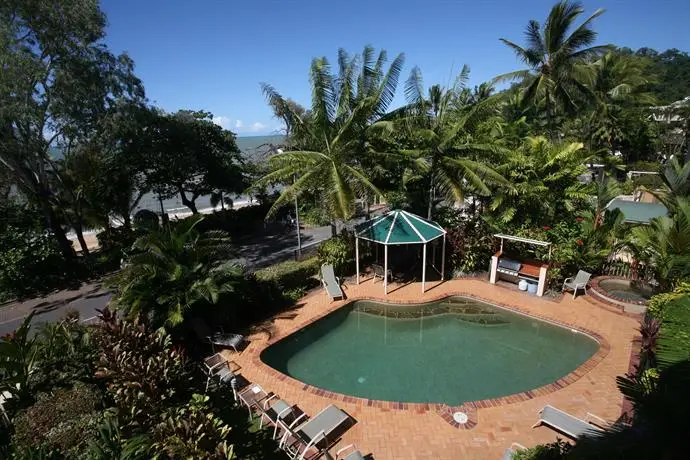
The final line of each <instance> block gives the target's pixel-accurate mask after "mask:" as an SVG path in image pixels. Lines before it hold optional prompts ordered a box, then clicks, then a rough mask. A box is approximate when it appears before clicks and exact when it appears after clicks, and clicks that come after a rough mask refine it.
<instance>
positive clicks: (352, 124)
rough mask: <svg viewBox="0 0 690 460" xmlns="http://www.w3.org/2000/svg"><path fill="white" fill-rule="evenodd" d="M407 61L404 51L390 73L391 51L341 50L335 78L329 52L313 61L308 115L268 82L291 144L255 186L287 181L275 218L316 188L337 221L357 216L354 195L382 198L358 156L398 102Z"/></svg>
mask: <svg viewBox="0 0 690 460" xmlns="http://www.w3.org/2000/svg"><path fill="white" fill-rule="evenodd" d="M403 61H404V56H403V55H402V54H400V55H398V56H397V57H396V58H395V59H394V60H393V61H392V63H391V65H390V66H389V68H388V70H387V71H385V69H384V66H385V64H386V62H387V55H386V52H385V51H381V52H380V53H379V54H378V57H377V56H375V53H374V49H373V48H372V47H366V48H365V49H364V51H363V53H362V54H361V55H355V56H349V55H348V53H347V52H345V51H344V50H342V49H341V50H340V51H339V53H338V68H339V71H338V74H337V75H334V74H333V73H332V72H331V66H330V64H329V62H328V60H327V59H326V58H325V57H321V58H316V59H314V60H313V61H312V64H311V69H310V80H311V89H312V102H311V108H310V110H309V111H306V112H302V113H301V111H299V110H297V109H296V106H295V104H290V103H289V99H286V98H285V97H283V96H282V95H280V94H279V93H278V92H277V91H276V90H275V89H274V88H273V87H271V86H270V85H267V84H262V89H263V92H264V94H265V96H266V98H267V100H268V103H269V105H270V106H271V107H272V108H273V110H274V113H276V114H277V115H279V116H280V117H281V118H283V120H284V121H285V122H286V125H287V127H288V128H289V130H290V132H289V133H288V134H289V135H290V138H291V139H290V140H291V141H292V142H289V143H288V146H287V148H288V149H289V150H287V151H284V152H282V151H280V152H278V153H277V154H276V155H273V156H272V157H271V158H270V159H269V167H270V172H269V173H268V174H266V175H265V176H263V177H262V178H261V179H259V180H258V181H257V182H256V183H255V186H256V187H264V186H266V185H270V184H275V183H280V184H284V185H285V188H284V189H283V191H282V193H281V194H280V197H279V198H278V199H277V200H276V202H275V203H274V204H273V206H272V207H271V209H270V211H269V216H270V215H273V214H274V213H275V212H276V211H277V209H278V208H279V207H281V206H283V205H286V204H288V203H290V202H291V201H292V200H293V199H294V198H295V197H296V196H299V195H301V194H303V193H313V194H315V195H316V196H318V198H319V202H320V203H322V205H323V206H324V207H325V209H326V210H327V212H328V213H329V215H330V216H331V219H332V222H335V221H336V220H342V219H348V218H350V217H351V216H352V214H353V212H354V203H355V199H356V198H366V197H367V196H368V195H371V194H374V195H378V196H380V195H381V192H380V191H379V190H378V189H377V188H376V187H375V186H374V185H373V184H372V183H371V181H370V180H369V178H368V175H367V174H366V172H365V170H364V169H363V168H362V167H361V165H360V159H359V158H358V156H359V155H360V154H361V153H362V152H363V151H365V150H366V149H367V146H366V138H365V132H366V130H367V128H368V127H369V126H370V125H371V123H372V122H374V121H376V120H377V119H378V118H380V117H381V116H382V115H383V114H384V113H385V112H386V110H387V108H388V106H389V104H390V103H391V102H392V100H393V97H394V95H395V89H396V87H397V84H398V77H399V75H400V70H401V69H402V65H403ZM332 228H334V229H335V225H332Z"/></svg>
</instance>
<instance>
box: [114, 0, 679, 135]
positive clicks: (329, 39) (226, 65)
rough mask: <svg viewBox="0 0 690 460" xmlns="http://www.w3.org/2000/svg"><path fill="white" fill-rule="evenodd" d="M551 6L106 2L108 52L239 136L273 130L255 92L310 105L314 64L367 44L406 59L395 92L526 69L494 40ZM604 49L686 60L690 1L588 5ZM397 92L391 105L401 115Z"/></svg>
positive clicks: (523, 1)
mask: <svg viewBox="0 0 690 460" xmlns="http://www.w3.org/2000/svg"><path fill="white" fill-rule="evenodd" d="M554 1H555V0H546V1H543V0H474V1H459V0H454V1H453V0H445V1H444V0H426V1H422V0H397V1H396V0H368V1H366V0H365V1H362V0H343V1H333V0H320V1H318V0H282V1H281V0H273V1H267V0H249V1H242V0H136V1H134V0H102V2H101V5H102V8H103V10H104V11H105V13H106V15H107V16H108V35H107V38H106V42H107V44H108V45H109V47H110V48H111V50H112V51H113V52H116V53H120V52H123V51H126V52H127V53H129V55H130V56H131V57H132V58H133V59H134V61H135V63H136V73H137V75H138V76H139V77H140V78H141V79H142V80H143V82H144V85H145V88H146V93H147V96H148V98H149V99H150V100H151V102H152V103H154V104H156V105H157V106H159V107H162V108H163V109H165V110H167V111H176V110H178V109H203V110H208V111H210V112H212V113H213V114H214V115H215V116H216V117H217V118H216V120H217V121H218V122H219V123H220V124H222V125H223V126H225V127H226V128H228V129H231V130H232V131H234V132H236V133H238V134H239V135H255V134H256V135H258V134H270V133H273V132H275V131H276V130H277V129H279V127H280V123H279V121H278V120H276V119H274V118H273V117H272V114H271V111H270V109H269V108H268V107H267V105H266V103H265V100H264V98H263V96H262V94H261V92H260V89H259V82H267V83H270V84H272V85H273V86H275V87H276V88H277V89H278V90H279V91H280V92H281V93H282V94H283V95H284V96H288V97H291V98H293V99H295V100H296V101H297V102H300V103H302V104H304V105H309V98H310V94H309V82H308V69H309V64H310V61H311V59H312V58H313V57H315V56H327V57H328V58H329V59H330V60H331V62H334V61H335V56H336V53H337V50H338V48H340V47H343V48H345V49H346V50H348V51H349V52H351V53H355V52H359V51H361V49H362V48H363V46H364V45H366V44H371V45H373V46H375V47H376V48H378V49H380V48H383V49H385V50H386V51H387V52H388V54H389V56H390V57H391V59H392V56H394V55H396V54H398V53H400V52H404V53H405V56H406V59H405V69H404V70H403V74H402V76H401V79H400V82H401V83H402V82H403V81H404V80H405V78H407V75H408V74H409V71H410V69H411V68H412V67H413V66H414V65H418V66H419V67H420V68H421V69H422V73H423V75H424V81H425V84H426V85H427V86H428V85H431V84H434V83H441V84H447V83H448V82H449V80H450V79H451V75H452V74H454V73H455V72H457V71H458V70H459V68H460V67H461V66H462V65H463V64H465V63H466V64H469V66H470V68H471V71H472V73H471V78H470V84H471V85H475V84H479V83H481V82H482V81H485V80H488V79H490V78H492V77H494V76H496V75H498V74H501V73H504V72H508V71H511V70H516V69H518V68H521V65H520V63H519V62H518V61H517V60H516V59H515V57H514V55H513V54H512V52H511V51H510V50H509V49H508V48H507V47H506V46H505V45H503V44H502V43H500V42H499V40H498V39H499V37H505V38H509V39H511V40H513V41H516V42H518V43H522V32H523V29H524V27H525V25H526V24H527V21H528V20H530V19H537V20H539V21H540V22H541V21H543V20H544V19H545V18H546V15H547V14H548V11H549V9H550V7H551V6H552V5H553V3H554ZM584 5H585V10H586V14H591V13H593V12H594V11H595V9H596V8H605V9H606V13H604V15H603V16H601V17H600V18H598V19H597V20H596V21H595V24H594V26H595V29H596V30H597V31H598V32H599V42H600V43H602V44H603V43H613V44H616V45H619V46H628V47H631V48H639V47H643V46H647V47H650V48H656V49H658V50H665V49H667V48H678V49H681V50H685V51H689V50H690V34H689V33H688V29H687V27H688V23H689V22H690V1H688V0H655V1H652V0H617V1H609V0H586V1H585V2H584ZM402 102H403V99H402V88H401V87H399V91H398V96H397V98H396V101H395V103H396V104H401V103H402Z"/></svg>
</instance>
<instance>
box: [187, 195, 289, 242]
mask: <svg viewBox="0 0 690 460" xmlns="http://www.w3.org/2000/svg"><path fill="white" fill-rule="evenodd" d="M269 206H270V204H269V203H266V204H263V203H262V204H260V205H255V206H244V207H242V208H239V209H225V210H221V211H216V212H214V213H212V214H208V215H206V216H205V218H204V220H203V221H201V222H199V224H197V227H196V228H197V230H198V231H199V232H202V233H203V232H205V231H208V230H223V231H224V232H227V233H228V234H229V235H230V236H231V237H232V238H233V239H236V238H242V237H245V236H251V235H256V234H257V233H259V232H261V231H262V230H263V229H264V227H265V225H266V221H265V219H266V213H267V212H268V208H269ZM286 211H287V209H286ZM276 217H277V218H281V217H282V215H279V216H276ZM187 219H196V217H195V216H192V217H188V218H187ZM185 220H186V219H185Z"/></svg>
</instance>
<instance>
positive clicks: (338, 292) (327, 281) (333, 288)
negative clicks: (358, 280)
mask: <svg viewBox="0 0 690 460" xmlns="http://www.w3.org/2000/svg"><path fill="white" fill-rule="evenodd" d="M321 283H322V284H323V287H324V289H326V293H327V294H328V297H329V298H330V299H331V300H335V299H336V298H338V299H342V298H343V290H342V289H341V288H340V279H339V278H338V277H337V276H335V273H333V265H331V264H323V265H321Z"/></svg>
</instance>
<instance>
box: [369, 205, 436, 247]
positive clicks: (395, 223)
mask: <svg viewBox="0 0 690 460" xmlns="http://www.w3.org/2000/svg"><path fill="white" fill-rule="evenodd" d="M445 233H446V231H445V230H444V229H443V227H441V226H440V225H439V224H437V223H436V222H432V221H430V220H426V219H424V218H422V217H419V216H418V215H416V214H412V213H409V212H407V211H399V210H394V211H390V212H389V213H388V214H386V215H384V216H380V217H376V218H374V219H371V220H368V221H366V222H364V223H361V224H359V225H358V226H357V229H356V235H357V237H358V238H362V239H365V240H369V241H375V242H377V243H382V244H422V243H428V242H429V241H431V240H435V239H436V238H438V237H441V236H443V235H444V234H445Z"/></svg>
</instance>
